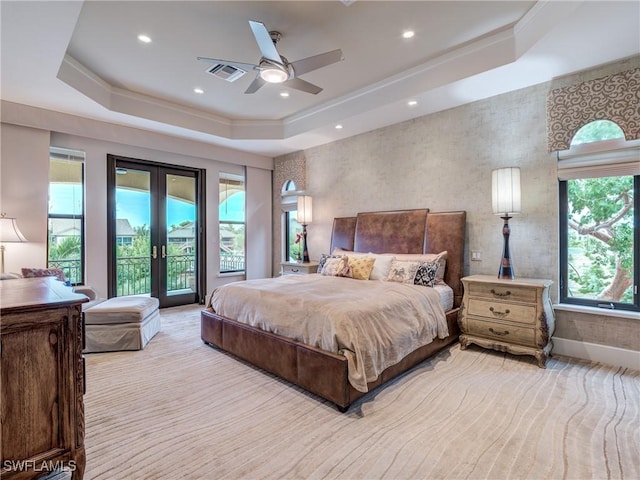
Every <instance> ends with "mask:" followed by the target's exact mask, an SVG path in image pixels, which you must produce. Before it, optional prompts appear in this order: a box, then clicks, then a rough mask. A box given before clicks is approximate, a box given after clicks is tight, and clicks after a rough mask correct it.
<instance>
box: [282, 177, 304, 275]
mask: <svg viewBox="0 0 640 480" xmlns="http://www.w3.org/2000/svg"><path fill="white" fill-rule="evenodd" d="M298 195H299V192H297V191H296V184H295V183H294V182H293V180H289V181H287V182H286V183H285V184H284V187H283V188H282V226H283V232H282V233H283V235H282V239H283V258H284V260H285V261H287V262H297V261H301V260H302V243H300V235H301V234H302V226H301V225H300V224H299V223H298V221H297V219H296V217H297V215H298V201H297V200H298Z"/></svg>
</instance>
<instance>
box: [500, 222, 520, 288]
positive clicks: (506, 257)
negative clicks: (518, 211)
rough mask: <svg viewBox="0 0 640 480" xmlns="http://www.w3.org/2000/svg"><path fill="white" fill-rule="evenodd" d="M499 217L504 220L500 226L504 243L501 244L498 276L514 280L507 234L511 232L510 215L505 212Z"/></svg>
mask: <svg viewBox="0 0 640 480" xmlns="http://www.w3.org/2000/svg"><path fill="white" fill-rule="evenodd" d="M500 218H502V219H503V220H504V225H503V226H502V236H503V237H504V243H503V245H502V260H501V262H500V268H499V269H498V278H502V279H506V280H514V279H515V278H516V274H515V270H514V268H513V263H512V262H511V254H510V253H509V235H510V234H511V229H510V228H509V219H510V218H511V217H510V216H509V215H506V214H505V216H504V217H500Z"/></svg>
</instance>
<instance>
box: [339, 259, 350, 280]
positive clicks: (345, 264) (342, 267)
mask: <svg viewBox="0 0 640 480" xmlns="http://www.w3.org/2000/svg"><path fill="white" fill-rule="evenodd" d="M336 275H337V276H338V277H346V278H353V269H352V268H351V265H349V257H347V256H346V255H344V256H343V257H342V258H341V259H340V263H338V271H337V272H336Z"/></svg>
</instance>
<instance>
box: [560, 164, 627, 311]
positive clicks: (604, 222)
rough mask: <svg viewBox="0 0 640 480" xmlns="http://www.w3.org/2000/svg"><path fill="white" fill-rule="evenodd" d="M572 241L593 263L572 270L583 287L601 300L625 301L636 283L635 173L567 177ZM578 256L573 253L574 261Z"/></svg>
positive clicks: (573, 276)
mask: <svg viewBox="0 0 640 480" xmlns="http://www.w3.org/2000/svg"><path fill="white" fill-rule="evenodd" d="M568 197H569V211H568V225H569V228H570V229H572V230H573V231H574V232H575V234H573V235H570V246H571V247H577V248H578V249H579V250H580V251H581V253H582V254H583V255H584V256H585V257H586V258H587V259H588V260H589V267H588V268H587V269H581V268H579V267H575V266H574V268H572V269H571V270H570V274H569V278H570V279H572V280H573V281H575V282H576V283H577V284H579V285H580V292H581V293H583V294H592V295H594V296H595V298H597V299H607V300H612V301H621V300H626V299H624V298H623V297H624V296H625V294H626V295H630V290H631V289H630V288H629V287H630V286H631V285H632V284H633V274H632V272H633V214H632V209H633V177H632V176H623V177H605V178H588V179H581V180H571V181H569V182H568ZM572 260H575V257H570V261H572Z"/></svg>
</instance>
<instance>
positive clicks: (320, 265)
mask: <svg viewBox="0 0 640 480" xmlns="http://www.w3.org/2000/svg"><path fill="white" fill-rule="evenodd" d="M329 258H342V256H340V255H329V254H328V253H323V254H321V255H320V259H319V260H318V271H319V272H322V269H323V268H324V264H325V263H326V261H327V259H329Z"/></svg>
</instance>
